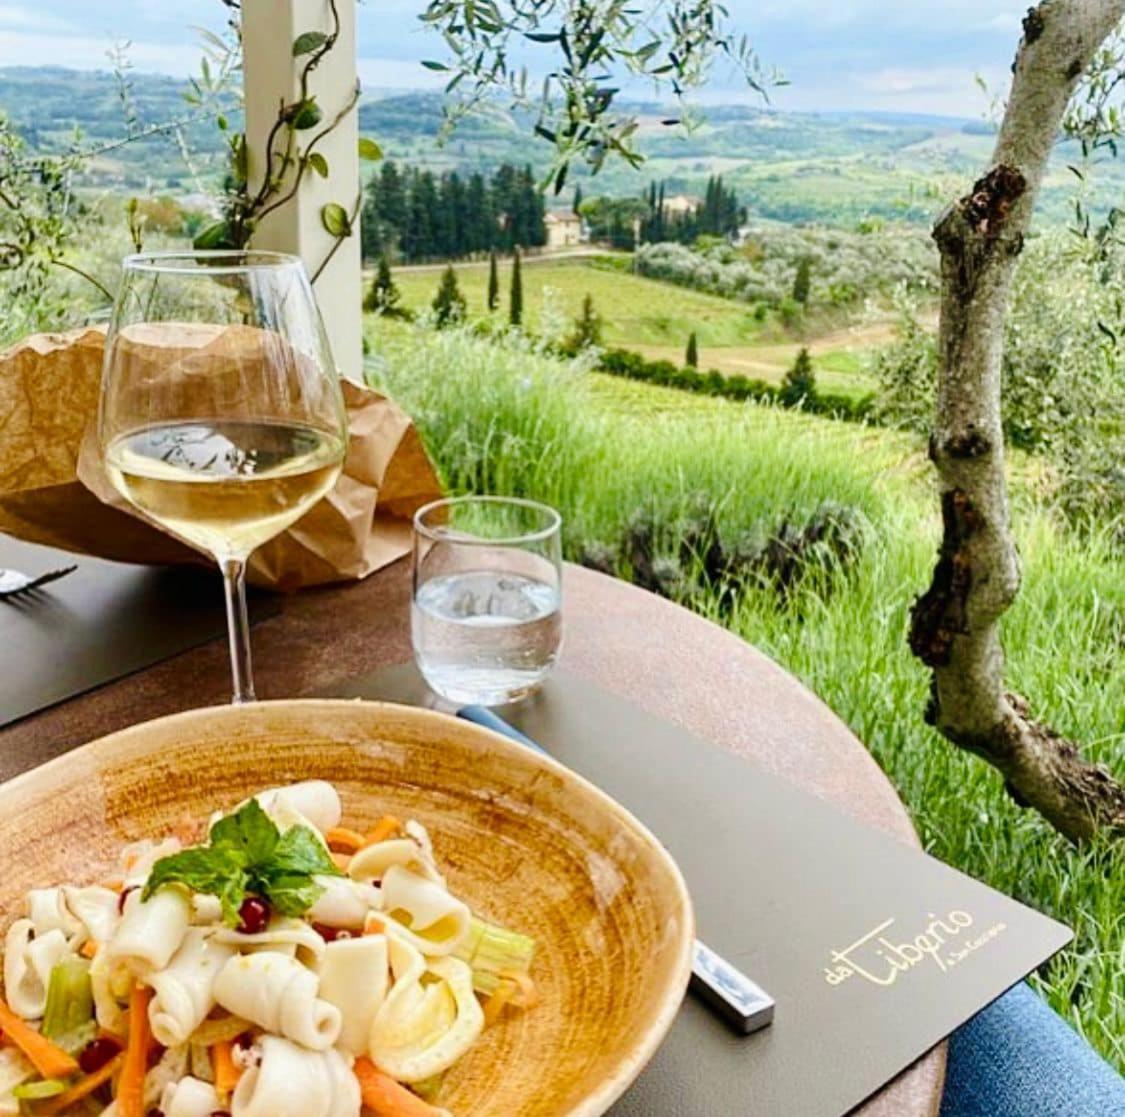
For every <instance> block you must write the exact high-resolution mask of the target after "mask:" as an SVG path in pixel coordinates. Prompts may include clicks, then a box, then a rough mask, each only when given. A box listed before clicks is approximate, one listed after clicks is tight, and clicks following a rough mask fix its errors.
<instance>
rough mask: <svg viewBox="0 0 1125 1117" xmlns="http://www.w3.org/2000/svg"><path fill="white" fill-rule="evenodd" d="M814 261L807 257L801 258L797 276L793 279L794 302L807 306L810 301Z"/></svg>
mask: <svg viewBox="0 0 1125 1117" xmlns="http://www.w3.org/2000/svg"><path fill="white" fill-rule="evenodd" d="M811 271H812V261H811V260H810V259H809V258H808V257H807V256H802V257H801V262H800V263H799V264H798V265H797V274H796V275H795V276H794V277H793V300H794V301H795V302H799V303H800V304H801V305H802V306H805V305H806V304H807V303H808V301H809V287H810V285H811V280H812V276H811V274H810V273H811Z"/></svg>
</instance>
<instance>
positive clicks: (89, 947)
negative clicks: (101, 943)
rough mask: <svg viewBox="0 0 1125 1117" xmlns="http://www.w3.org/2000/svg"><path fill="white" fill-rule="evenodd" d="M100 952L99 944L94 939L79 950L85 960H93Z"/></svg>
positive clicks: (89, 940)
mask: <svg viewBox="0 0 1125 1117" xmlns="http://www.w3.org/2000/svg"><path fill="white" fill-rule="evenodd" d="M97 952H98V944H97V943H96V942H94V940H93V939H87V940H86V941H85V942H84V943H83V944H82V945H81V946H80V947H79V948H78V953H79V954H81V955H82V957H83V958H93V957H94V955H95V954H97Z"/></svg>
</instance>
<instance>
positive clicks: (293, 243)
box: [242, 0, 363, 380]
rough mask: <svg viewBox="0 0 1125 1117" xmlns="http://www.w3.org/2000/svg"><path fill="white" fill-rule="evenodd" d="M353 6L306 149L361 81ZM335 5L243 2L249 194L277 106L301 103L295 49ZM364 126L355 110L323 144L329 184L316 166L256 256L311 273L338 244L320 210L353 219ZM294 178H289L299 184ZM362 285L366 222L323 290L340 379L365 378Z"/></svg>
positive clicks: (328, 20)
mask: <svg viewBox="0 0 1125 1117" xmlns="http://www.w3.org/2000/svg"><path fill="white" fill-rule="evenodd" d="M355 6H356V5H355V0H337V10H338V11H339V14H340V37H339V39H338V40H337V42H336V44H335V46H334V47H333V48H332V50H331V51H330V52H329V53H328V54H327V55H326V56H325V58H324V60H323V61H322V62H321V63H320V65H319V66H318V67H317V69H316V70H315V71H313V74H312V76H311V80H310V85H309V93H310V95H315V97H316V99H317V103H318V105H319V106H320V109H321V112H322V114H323V116H322V119H321V122H320V123H319V124H318V125H316V127H314V128H310V129H308V130H305V131H301V132H298V133H297V136H298V139H299V141H300V144H301V149H302V150H304V147H305V145H306V144H307V143H308V142H309V140H310V139H311V138H312V137H313V136H315V135H316V134H317V132H319V131H320V130H321V129H323V128H324V127H326V126H327V125H328V124H329V123H330V122H331V121H332V120H333V119H335V117H336V115H337V114H338V113H339V112H340V111H341V110H342V109H343V108H344V106H345V105H347V104H348V101H349V100H350V99H351V97H352V95H353V91H354V89H355V83H356V48H355ZM331 29H332V12H331V8H330V6H329V3H328V0H243V2H242V39H243V53H244V67H245V92H246V140H247V145H248V152H249V162H248V173H249V179H250V190H251V193H252V192H253V191H254V190H255V189H256V188H257V186H258V185H259V184H260V183H261V181H262V177H263V175H264V174H265V170H266V168H265V162H264V152H265V146H266V135H267V133H268V132H269V130H270V128H271V127H273V124H274V122H275V121H276V120H277V113H278V106H279V105H280V103H281V101H282V100H284V101H285V103H286V104H289V103H291V102H292V101H294V100H295V98H296V97H297V92H298V88H299V83H298V80H297V78H298V74H299V73H300V65H301V62H302V59H300V58H294V57H293V42H294V40H295V39H296V38H297V36H298V35H302V34H304V33H305V32H307V31H323V32H329V31H331ZM358 138H359V128H358V119H357V113H356V112H355V111H354V110H353V111H352V112H350V113H349V114H348V115H347V116H346V117H345V118H344V119H343V120H342V121H341V122H340V124H339V125H338V126H337V127H336V128H335V129H334V130H333V131H332V132H331V133H330V134H329V135H327V136H325V137H324V139H322V140H321V141H320V142H319V143H318V144H317V146H316V150H317V151H318V152H320V154H321V155H323V156H324V158H325V160H326V161H327V163H328V177H327V178H321V177H320V175H318V174H316V173H315V171H313V170H312V169H311V168H310V169H309V170H307V171H306V172H305V174H304V177H303V179H302V181H301V186H300V189H299V190H298V192H297V195H296V197H294V198H293V200H292V201H290V202H288V203H286V204H285V205H284V206H282V207H281V208H280V209H278V210H275V211H274V212H273V213H271V214H269V215H268V216H267V217H266V218H265V219H264V220H263V221H262V222H261V224H260V225H259V226H258V228H257V229H256V230H255V232H254V237H253V246H254V247H255V248H263V249H272V250H274V251H277V252H291V253H294V254H296V255H298V256H300V257H301V258H302V259H303V260H304V261H305V266H306V267H307V268H308V269H309V274H310V275H312V274H313V273H315V272H316V270H317V269H318V268H319V267H320V266H321V264H322V263H323V261H324V259H325V257H326V256H327V255H328V253H329V252H330V251H331V249H332V245H333V241H334V238H333V237H332V235H331V234H330V233H329V232H328V231H327V230H326V229H325V228H324V225H323V223H322V221H321V210H322V208H323V207H324V205H325V204H326V203H328V202H338V203H339V204H340V205H342V206H343V207H344V209H345V210H346V211H347V212H348V213H349V215H350V214H351V212H352V207H353V206H354V205H355V202H356V197H357V194H358V191H359V155H358V146H357V145H358ZM292 174H293V171H292V170H291V171H290V172H289V175H290V176H292ZM361 284H362V277H361V274H360V243H359V219H358V215H357V218H356V221H355V227H354V231H353V234H352V236H350V237H347V238H346V239H345V240H344V241H343V243H342V244H341V245H340V246H339V247H338V248H337V249H336V254H335V255H334V256H333V257H332V260H331V262H330V263H329V264H328V266H327V267H326V268H325V269H324V271H323V272H322V273H321V275H320V278H319V279H318V280H317V282H316V295H317V301H318V302H319V303H320V310H321V314H322V315H323V316H324V323H325V326H326V327H327V329H328V340H329V342H330V343H331V345H332V354H333V356H334V357H335V359H336V365H337V367H338V368H339V370H340V372H341V374H342V375H344V376H347V377H350V378H352V379H354V380H360V379H362V363H363V349H362V344H363V343H362V317H361V314H362V297H363V296H362V291H361Z"/></svg>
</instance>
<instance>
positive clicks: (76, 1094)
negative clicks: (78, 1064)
mask: <svg viewBox="0 0 1125 1117" xmlns="http://www.w3.org/2000/svg"><path fill="white" fill-rule="evenodd" d="M124 1058H125V1056H124V1055H123V1054H120V1055H114V1057H113V1058H112V1059H110V1061H109V1062H108V1063H105V1064H104V1065H103V1066H100V1067H98V1069H97V1070H96V1071H94V1072H93V1074H88V1075H86V1077H85V1078H80V1079H79V1080H78V1081H77V1082H75V1084H74V1085H73V1086H71V1087H70V1088H69V1089H67V1090H63V1092H62V1093H61V1094H56V1095H55V1096H54V1097H53V1098H50V1099H49V1100H48V1101H46V1102H44V1103H43V1104H42V1105H41V1106H39V1107H38V1108H37V1109H36V1110H35V1112H36V1113H37V1114H44V1115H45V1117H52V1114H55V1113H62V1112H63V1110H65V1109H69V1108H70V1106H72V1105H73V1104H74V1103H75V1102H76V1101H81V1100H82V1099H83V1098H84V1097H86V1095H87V1094H92V1093H93V1092H94V1091H95V1090H96V1089H97V1088H98V1087H99V1086H100V1085H101V1084H102V1083H103V1082H108V1081H109V1080H110V1079H111V1078H112V1077H113V1076H114V1075H115V1074H116V1073H117V1068H118V1067H119V1066H121V1060H122V1059H124Z"/></svg>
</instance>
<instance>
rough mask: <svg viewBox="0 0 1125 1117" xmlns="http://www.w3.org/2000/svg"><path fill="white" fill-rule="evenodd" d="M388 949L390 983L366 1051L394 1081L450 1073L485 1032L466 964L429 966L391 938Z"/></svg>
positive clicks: (452, 961)
mask: <svg viewBox="0 0 1125 1117" xmlns="http://www.w3.org/2000/svg"><path fill="white" fill-rule="evenodd" d="M389 945H390V957H391V970H392V973H393V974H394V984H393V985H392V986H391V991H390V992H389V993H388V994H387V999H386V1000H385V1001H384V1002H383V1004H382V1007H381V1008H380V1009H379V1011H378V1012H377V1013H376V1014H375V1020H374V1022H373V1023H372V1025H371V1035H370V1037H369V1040H368V1051H369V1053H370V1055H371V1060H372V1062H374V1063H375V1065H376V1066H377V1067H379V1069H380V1070H382V1071H384V1072H385V1073H386V1074H389V1075H390V1076H391V1077H392V1078H395V1079H397V1080H398V1081H400V1082H421V1081H422V1080H423V1079H426V1078H430V1077H431V1076H433V1075H435V1074H441V1073H442V1072H443V1071H445V1070H448V1069H449V1068H450V1067H451V1066H453V1064H454V1063H455V1062H457V1060H458V1059H460V1058H461V1056H462V1055H464V1054H465V1052H466V1051H468V1050H469V1048H470V1047H472V1045H473V1044H474V1043H475V1042H476V1040H477V1037H478V1036H480V1034H481V1031H482V1030H483V1028H484V1011H483V1010H482V1009H481V1007H480V1002H479V1001H478V1000H477V998H476V995H475V994H474V992H473V971H472V970H471V969H470V968H469V967H468V966H467V965H466V964H465V963H464V962H461V961H459V960H458V959H456V958H434V959H431V960H430V961H429V963H427V961H426V959H425V958H423V957H422V955H421V954H420V953H419V952H418V951H417V950H415V949H414V948H413V947H412V946H410V945H409V944H407V943H404V942H399V941H397V940H395V939H390V940H389ZM424 976H425V977H427V978H428V979H429V980H428V981H427V982H426V983H423V980H422V979H423V977H424ZM435 978H436V979H437V980H434V979H435Z"/></svg>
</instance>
